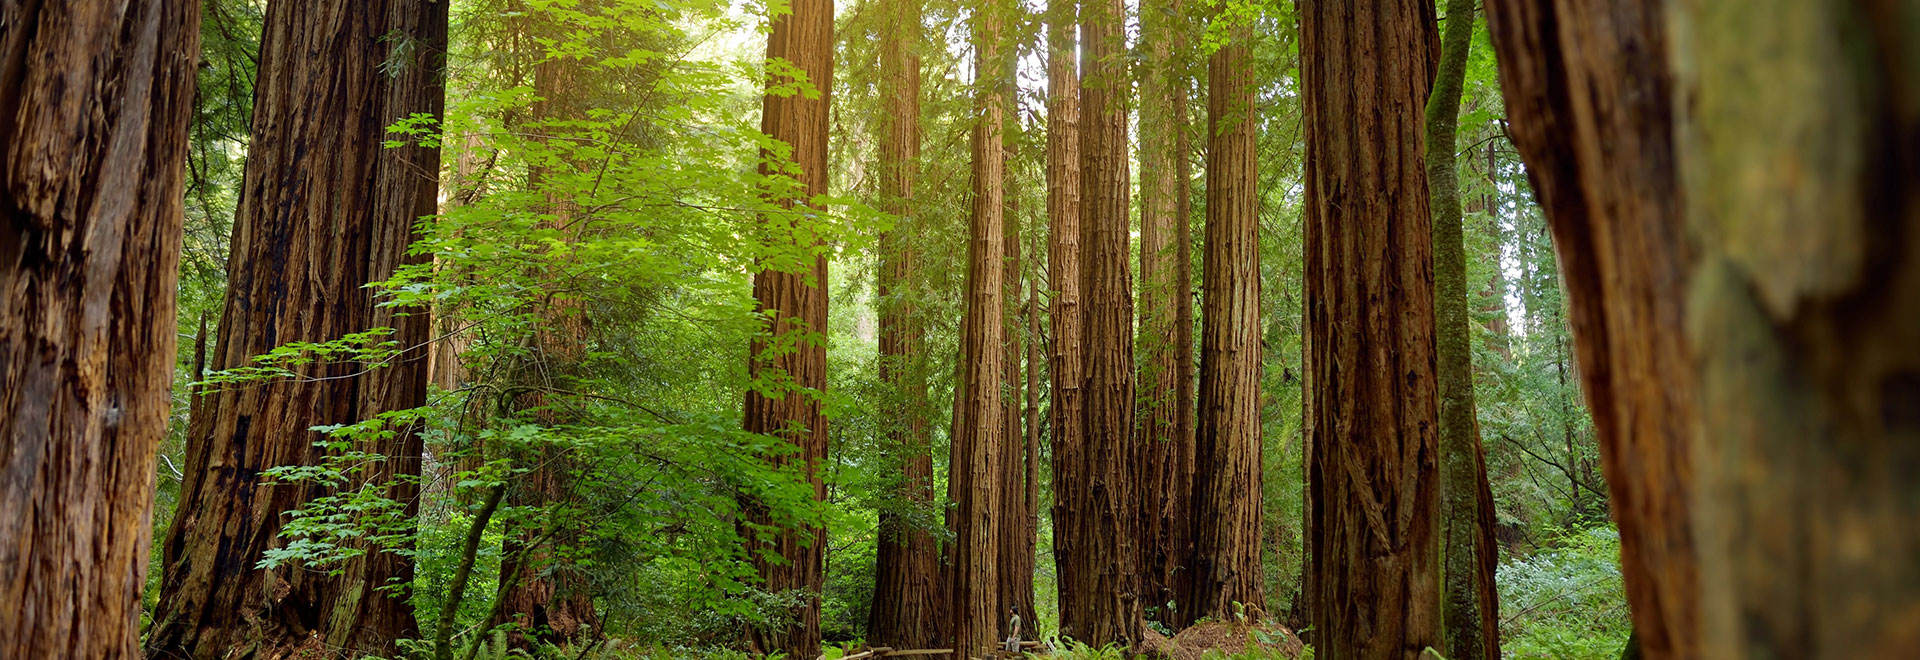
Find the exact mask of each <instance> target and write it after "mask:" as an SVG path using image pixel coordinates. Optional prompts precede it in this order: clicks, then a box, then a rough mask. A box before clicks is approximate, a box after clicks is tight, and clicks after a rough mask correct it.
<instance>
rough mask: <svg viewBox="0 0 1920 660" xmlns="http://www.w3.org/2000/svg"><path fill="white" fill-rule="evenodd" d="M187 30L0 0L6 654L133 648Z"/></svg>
mask: <svg viewBox="0 0 1920 660" xmlns="http://www.w3.org/2000/svg"><path fill="white" fill-rule="evenodd" d="M199 31H200V8H199V4H198V3H190V2H153V1H135V2H126V3H120V4H119V5H115V6H109V5H107V4H105V3H45V4H43V3H38V2H18V1H11V0H9V1H0V539H5V541H4V543H3V544H0V602H4V603H6V607H4V608H0V657H6V658H47V659H50V660H66V659H74V660H82V659H85V660H91V659H94V658H113V659H119V658H133V657H137V656H138V655H139V652H140V651H139V643H140V642H139V640H140V615H141V605H140V596H141V591H142V588H143V587H144V586H145V584H146V576H147V562H148V556H149V550H150V548H151V546H150V545H149V543H150V541H149V539H150V534H149V530H151V529H152V528H151V525H150V523H151V518H152V515H153V489H154V461H155V459H154V452H155V450H156V449H157V448H158V447H159V444H160V442H161V440H162V439H163V438H165V437H166V425H167V416H168V413H169V407H170V404H171V392H172V383H173V357H174V346H175V341H176V339H175V329H174V323H175V318H174V288H175V282H176V281H177V278H178V272H179V265H180V240H181V238H180V236H181V200H182V194H183V192H182V191H183V181H184V178H183V177H184V173H185V170H184V163H185V157H186V151H187V122H188V118H189V116H190V114H191V109H192V96H193V89H194V62H195V57H196V54H197V53H198V49H199V33H200V32H199Z"/></svg>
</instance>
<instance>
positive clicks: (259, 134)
mask: <svg viewBox="0 0 1920 660" xmlns="http://www.w3.org/2000/svg"><path fill="white" fill-rule="evenodd" d="M446 21H447V14H446V5H445V3H440V2H426V1H421V0H394V1H393V2H380V3H374V4H373V5H371V6H369V5H367V4H365V3H345V2H274V3H272V4H271V5H270V6H269V7H268V9H267V16H266V24H265V29H264V32H263V36H262V39H261V53H260V73H259V80H258V83H257V84H256V86H255V89H256V92H255V98H254V115H253V135H254V143H253V146H252V148H251V149H250V150H249V153H248V160H247V166H246V174H245V179H244V182H243V188H242V191H241V207H240V211H239V216H240V217H239V219H238V222H236V223H235V224H236V230H235V233H234V241H233V249H232V255H233V256H232V259H231V260H230V262H229V267H228V282H229V286H228V289H227V296H226V305H225V312H224V313H223V314H222V315H221V319H220V330H219V341H218V346H217V348H216V351H215V352H216V356H215V364H214V365H213V366H214V367H215V368H216V369H230V368H233V367H238V366H242V365H246V364H250V363H251V359H252V356H254V355H259V354H261V353H265V352H267V351H269V350H272V349H273V348H275V347H277V346H280V345H282V344H285V343H287V342H291V341H312V342H323V341H330V340H334V339H339V338H341V337H342V336H344V335H346V334H349V333H356V332H363V331H366V330H368V329H370V328H374V327H382V326H386V327H392V328H394V329H395V332H394V335H393V336H392V337H391V339H392V340H393V341H395V342H397V343H398V345H399V346H401V347H403V348H405V349H408V350H406V351H405V352H403V353H402V354H400V355H399V356H398V357H396V358H394V359H392V360H390V361H389V362H388V363H386V364H385V365H383V366H382V365H368V364H360V363H351V362H317V363H314V364H312V365H308V366H302V367H299V368H298V369H296V371H298V372H299V376H298V377H295V378H290V379H284V380H276V381H270V382H256V383H245V384H238V385H231V386H226V387H223V388H221V389H218V390H216V391H212V392H207V393H205V395H204V396H205V400H204V402H203V406H202V412H203V413H204V414H203V415H201V416H200V417H199V418H197V419H194V420H193V421H192V423H191V426H190V428H189V429H188V448H187V469H186V476H187V480H186V483H184V484H183V485H182V488H181V495H180V505H179V510H178V513H177V514H176V516H175V519H174V522H173V525H172V527H171V528H170V530H169V532H168V538H167V540H166V545H165V549H164V550H165V556H166V562H165V563H166V568H165V575H164V576H163V578H162V581H161V597H160V604H159V606H158V608H157V610H156V614H155V617H154V624H153V627H152V629H151V630H150V631H149V633H148V636H147V646H148V652H149V653H151V654H154V655H160V656H165V657H180V658H188V657H191V658H214V657H225V656H226V655H227V654H229V653H231V652H232V651H233V650H234V649H237V648H251V649H252V650H253V653H254V654H255V655H256V657H275V656H279V655H284V654H288V653H291V652H293V651H295V650H297V649H301V648H320V647H322V646H324V647H327V648H331V649H345V650H347V651H349V652H359V653H370V654H376V655H384V654H391V653H392V651H393V640H395V639H399V638H402V637H408V636H411V635H412V634H413V627H414V619H413V616H412V609H411V607H410V606H409V605H408V604H407V601H406V594H404V593H398V592H393V591H376V589H378V588H379V587H382V586H386V585H389V584H393V583H396V582H398V583H405V582H408V581H410V580H411V579H412V564H411V561H410V560H409V559H406V558H404V557H403V556H401V555H395V554H390V553H386V552H383V551H379V550H377V549H368V552H369V554H368V555H365V556H362V557H360V558H358V559H355V560H352V561H349V562H348V563H347V564H345V565H344V566H343V567H341V571H342V572H341V573H340V574H338V575H329V574H328V573H327V572H323V571H312V570H306V569H303V568H300V567H297V566H282V567H280V568H276V569H272V570H267V569H260V568H256V567H255V564H256V563H257V562H258V561H260V560H261V559H262V557H263V555H264V552H265V551H266V550H267V549H269V548H274V547H278V546H279V545H280V544H281V543H283V542H284V540H283V539H281V538H279V535H278V533H279V531H280V527H281V524H282V522H283V517H284V515H285V514H286V512H288V511H290V510H292V509H294V508H297V507H299V506H301V505H303V504H305V503H306V502H307V501H309V500H310V499H311V498H313V497H317V496H320V495H324V494H326V493H327V492H328V491H327V489H324V488H322V487H320V486H317V485H312V484H291V485H267V484H264V483H262V482H261V478H260V476H259V475H260V473H261V472H262V471H265V470H267V469H270V468H274V467H279V466H285V465H317V464H319V463H320V462H321V461H322V459H323V458H324V454H323V452H322V450H320V449H318V448H316V447H314V446H313V443H314V442H315V440H316V439H317V438H318V437H319V434H318V433H316V432H314V431H311V430H310V429H311V428H312V427H314V426H318V425H323V424H347V423H353V422H358V421H361V420H368V419H373V418H374V417H376V416H378V415H379V414H381V413H384V412H387V411H390V410H397V409H405V408H412V407H416V406H419V405H421V404H422V403H424V401H425V396H426V389H425V388H426V371H425V369H426V360H425V359H424V355H423V353H422V352H421V351H420V350H418V348H419V347H422V346H423V345H424V342H425V341H426V340H427V335H428V328H429V324H428V322H427V315H426V314H424V313H420V312H418V311H415V312H414V313H413V314H411V315H408V316H397V315H395V314H394V313H393V310H391V309H383V308H380V307H378V306H377V305H378V303H379V302H380V300H379V299H378V298H377V297H376V296H375V294H374V292H372V291H371V290H369V289H367V288H365V287H364V285H365V284H366V283H368V282H376V281H381V280H384V279H386V278H387V277H389V276H390V275H391V274H392V273H393V271H394V269H395V268H397V267H398V266H400V265H402V264H403V263H417V261H416V260H418V259H420V258H421V257H420V256H417V255H416V256H408V255H406V248H407V246H408V244H409V243H411V241H412V239H413V225H414V223H415V221H416V220H417V219H418V218H419V217H420V216H423V215H427V214H431V213H432V212H433V209H434V204H435V193H436V191H437V184H436V182H435V179H434V173H436V172H437V171H438V168H439V151H438V148H437V147H425V146H411V147H405V148H400V149H385V148H383V146H382V142H383V139H382V136H383V135H384V134H385V128H386V126H387V125H388V124H390V123H392V122H394V121H397V120H399V119H402V118H406V117H409V116H411V115H413V114H416V113H426V114H438V113H439V111H440V107H441V103H443V100H444V93H443V91H442V80H443V76H444V67H443V63H442V54H443V53H444V52H445V43H446V29H447V24H446ZM396 33H400V34H403V35H404V36H403V37H401V38H395V37H394V36H393V35H394V34H396ZM402 49H405V50H402ZM408 53H411V54H412V55H411V56H409V55H408ZM395 62H398V63H401V64H400V66H399V67H398V68H397V69H396V68H394V67H395V65H394V64H391V63H395ZM396 71H397V73H396ZM390 430H393V431H395V433H394V434H393V437H392V438H391V439H387V440H382V441H379V442H378V443H377V444H375V445H372V446H364V447H361V448H360V449H362V450H365V451H371V452H375V453H379V454H382V455H385V456H386V457H387V460H386V461H385V462H384V463H383V465H382V468H381V469H380V470H379V473H378V474H374V475H370V476H369V478H372V479H377V480H382V481H387V480H390V479H398V481H393V482H392V483H391V486H390V489H389V491H388V493H387V496H388V497H391V498H394V499H396V500H398V501H402V502H406V503H408V507H409V513H410V512H411V508H412V506H414V504H413V502H414V499H415V498H414V496H413V493H414V492H415V491H414V488H415V487H414V486H413V485H411V484H407V483H405V480H404V478H405V477H409V476H412V475H417V474H418V473H419V469H420V464H419V460H420V441H419V438H418V436H417V435H416V433H415V430H414V429H412V428H400V429H390Z"/></svg>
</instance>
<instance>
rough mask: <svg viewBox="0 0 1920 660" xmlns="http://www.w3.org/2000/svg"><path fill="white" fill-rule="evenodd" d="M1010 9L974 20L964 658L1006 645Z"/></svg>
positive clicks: (958, 601)
mask: <svg viewBox="0 0 1920 660" xmlns="http://www.w3.org/2000/svg"><path fill="white" fill-rule="evenodd" d="M1004 10H1005V8H1004V7H998V6H994V3H983V5H982V6H981V7H978V8H977V9H976V11H975V12H974V14H973V18H972V29H973V46H974V71H977V72H979V74H978V75H979V78H978V79H977V80H975V82H974V90H973V94H974V125H973V204H972V215H971V218H970V219H969V221H968V223H967V224H968V227H969V231H968V234H969V240H968V245H967V306H966V318H965V320H964V322H963V323H964V325H963V327H962V328H961V353H960V369H961V373H962V377H963V378H964V380H963V381H962V382H961V383H960V387H961V388H962V389H961V394H960V396H961V399H960V401H959V403H958V405H959V408H958V409H957V410H956V411H955V417H956V419H957V420H959V423H957V424H955V425H954V427H953V443H952V448H951V449H952V453H951V455H950V458H949V462H948V465H949V466H950V467H949V472H948V476H947V499H949V500H951V501H952V502H953V509H952V510H951V512H950V518H949V522H948V526H949V527H950V528H951V530H952V532H953V539H954V540H953V546H952V548H951V549H949V550H948V552H947V561H948V574H947V575H948V579H947V598H948V600H947V608H948V609H947V621H948V625H949V626H950V627H951V637H950V639H949V641H950V642H951V643H952V644H953V649H954V653H955V654H956V655H966V656H975V655H989V654H991V653H992V652H993V650H994V648H995V645H996V644H997V643H998V642H999V640H1000V625H999V624H1000V621H1001V616H1000V610H1001V607H1000V586H1001V585H1000V582H999V568H1000V554H999V553H1000V544H999V531H1000V530H999V525H998V524H997V521H996V520H995V518H996V517H997V515H998V513H999V501H1000V497H1001V495H1002V493H1001V490H1000V488H1001V484H1000V483H999V479H1000V472H999V470H1000V461H1001V451H1000V445H1001V443H1002V442H1004V440H1005V438H1003V437H1001V436H1002V435H1003V433H1004V432H1005V429H1004V428H1003V427H1002V424H1004V421H1003V420H1002V416H1003V415H1005V414H1006V400H1005V398H1003V395H1002V393H1001V391H1000V388H1001V384H1002V382H1003V377H1004V376H1005V369H1006V365H1005V364H1004V357H1005V356H1004V351H1005V349H1004V347H1003V346H1002V342H1003V341H1005V337H1006V333H1005V331H1006V327H1005V319H1004V318H1003V313H1004V309H1003V307H1002V306H1003V305H1004V304H1005V298H1004V295H1005V293H1006V292H1005V289H1004V287H1003V286H1002V282H1003V280H1004V278H1005V277H1006V268H1007V264H1006V261H1005V259H1004V258H1003V253H1002V250H1004V249H1005V247H1006V246H1005V225H1004V222H1005V219H1006V187H1005V178H1004V176H1005V173H1006V172H1005V166H1004V164H1005V162H1006V152H1005V151H1004V148H1005V146H1004V144H1003V141H1002V140H1003V137H1002V131H1003V130H1004V128H1005V119H1004V118H1005V116H1006V115H1005V113H1006V98H1007V96H1006V90H1007V85H1006V79H1005V77H1004V76H1002V75H1001V73H1000V72H1002V71H1010V69H1008V68H1007V66H1006V61H1005V60H1004V58H1003V57H1002V56H1001V55H1000V52H1001V40H1000V29H1001V25H1002V22H1003V20H1004V18H1005V17H1004V16H1002V15H1001V13H1000V12H1002V11H1004Z"/></svg>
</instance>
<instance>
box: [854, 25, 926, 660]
mask: <svg viewBox="0 0 1920 660" xmlns="http://www.w3.org/2000/svg"><path fill="white" fill-rule="evenodd" d="M881 7H882V9H881V10H882V11H883V12H885V13H886V15H887V17H888V20H887V25H891V26H895V27H894V29H887V30H883V31H882V34H881V38H880V39H881V41H880V81H881V101H880V102H881V105H882V107H883V108H884V111H883V112H882V114H881V122H880V123H881V129H880V140H879V141H880V167H879V170H880V206H881V208H882V209H884V210H886V211H887V212H888V213H892V214H893V215H894V216H895V217H896V218H897V222H898V223H899V224H897V225H895V227H894V229H893V231H890V232H887V233H886V234H884V235H882V236H881V238H880V264H881V265H880V298H881V305H880V370H881V373H880V378H881V380H882V381H884V382H886V383H887V384H888V386H889V387H891V388H893V391H894V395H895V396H896V397H898V399H897V400H899V401H900V402H901V403H902V405H901V408H900V409H899V410H898V411H896V414H894V415H893V418H894V420H895V421H894V423H895V424H897V425H898V426H895V427H894V428H893V429H892V430H891V432H890V437H889V438H888V447H889V450H890V451H891V452H892V453H893V457H894V459H895V460H897V461H899V463H900V465H901V468H902V470H903V473H902V474H901V479H900V489H899V490H898V491H896V492H895V495H894V496H895V498H897V499H898V500H900V501H902V502H905V503H909V504H910V505H911V506H916V507H925V508H931V507H932V506H933V454H932V451H933V449H932V444H931V442H929V439H928V436H927V418H926V410H927V380H926V378H927V376H926V364H925V362H926V360H925V352H926V347H925V343H924V342H923V341H922V340H921V337H920V335H921V332H923V326H922V324H921V320H920V318H919V313H918V311H917V310H916V309H915V308H914V304H913V301H914V300H915V299H916V298H917V296H916V295H915V294H916V292H918V291H919V290H920V287H919V286H918V283H919V279H918V277H917V275H916V274H915V272H914V270H915V268H916V267H917V263H916V262H917V260H918V254H919V253H918V250H917V249H916V247H915V239H916V237H917V236H918V234H919V231H918V222H917V217H918V212H917V209H916V207H915V205H914V182H915V181H916V180H917V179H918V175H919V161H920V55H919V53H918V51H917V49H918V48H919V44H920V41H921V30H920V22H921V17H920V13H921V7H920V0H887V2H886V3H884V4H883V5H882V6H881ZM879 543H880V545H879V549H878V551H877V554H878V558H877V559H876V567H875V570H876V573H877V576H876V578H875V579H874V590H873V607H872V617H871V619H870V621H869V623H868V625H867V639H868V641H870V642H872V643H873V644H875V645H881V646H892V647H894V648H930V647H932V646H933V645H934V644H937V643H939V639H940V613H941V605H940V600H939V587H940V584H939V580H940V572H939V570H940V555H939V551H938V549H937V548H936V547H935V546H934V541H933V534H932V533H930V532H929V531H928V530H927V529H925V528H924V527H921V526H919V525H917V524H915V523H914V522H913V519H912V517H910V516H904V515H901V514H899V513H897V512H894V511H884V510H883V511H882V512H881V513H880V541H879Z"/></svg>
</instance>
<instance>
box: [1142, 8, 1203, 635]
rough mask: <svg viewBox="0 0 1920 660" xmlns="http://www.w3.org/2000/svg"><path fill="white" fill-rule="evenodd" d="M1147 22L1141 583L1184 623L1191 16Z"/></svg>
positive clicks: (1172, 621) (1189, 423) (1150, 611)
mask: <svg viewBox="0 0 1920 660" xmlns="http://www.w3.org/2000/svg"><path fill="white" fill-rule="evenodd" d="M1140 20H1141V29H1142V31H1143V33H1144V34H1145V35H1146V36H1145V41H1146V45H1147V47H1148V51H1147V53H1148V61H1147V63H1146V66H1145V67H1144V69H1145V70H1144V71H1142V72H1141V74H1140V307H1141V310H1142V311H1141V318H1140V350H1141V351H1143V352H1145V353H1146V355H1145V356H1143V357H1142V358H1141V360H1140V375H1139V382H1140V383H1141V384H1142V385H1141V386H1142V387H1144V388H1145V391H1146V398H1145V399H1143V400H1142V401H1141V402H1140V410H1139V412H1138V413H1137V414H1138V415H1139V417H1140V419H1139V420H1138V422H1139V423H1138V424H1137V425H1136V429H1135V432H1136V433H1138V434H1139V437H1138V438H1137V439H1136V440H1135V443H1136V444H1138V445H1139V447H1140V451H1141V457H1140V470H1141V480H1140V497H1141V500H1140V525H1141V527H1140V534H1141V535H1142V539H1143V543H1141V547H1140V551H1141V556H1140V579H1141V587H1140V591H1141V594H1142V596H1141V597H1142V598H1144V599H1145V601H1144V602H1143V606H1144V608H1143V609H1145V610H1146V612H1147V615H1148V616H1150V617H1153V618H1155V619H1157V620H1159V621H1162V622H1164V623H1167V624H1168V625H1173V626H1177V625H1179V611H1180V610H1181V609H1185V608H1186V605H1185V603H1184V602H1181V601H1184V600H1185V597H1186V589H1185V587H1184V585H1183V583H1184V581H1185V580H1186V578H1187V577H1188V570H1187V567H1188V562H1187V560H1188V558H1189V556H1190V555H1191V550H1192V547H1193V541H1192V532H1193V525H1192V524H1191V520H1192V509H1191V507H1192V502H1193V465H1194V454H1193V419H1192V417H1191V415H1192V414H1193V380H1192V378H1193V373H1192V371H1191V369H1192V364H1191V360H1192V356H1191V355H1190V353H1192V350H1193V309H1192V281H1191V278H1192V273H1191V271H1190V270H1189V269H1190V268H1191V261H1190V259H1191V257H1190V256H1189V251H1190V250H1191V245H1190V244H1189V242H1188V240H1187V239H1189V238H1191V237H1190V236H1189V235H1188V233H1187V224H1188V222H1189V220H1190V217H1189V215H1188V213H1189V212H1188V208H1189V207H1190V206H1191V205H1190V203H1189V202H1190V200H1189V194H1190V190H1189V186H1190V184H1189V182H1188V181H1187V173H1188V168H1187V162H1186V159H1187V146H1188V145H1187V80H1186V74H1185V67H1184V63H1183V62H1182V60H1181V58H1184V57H1185V52H1186V49H1185V46H1186V39H1185V37H1186V21H1185V19H1184V17H1183V15H1182V14H1181V8H1180V2H1179V0H1158V1H1152V2H1148V3H1147V4H1146V6H1145V7H1144V8H1143V9H1142V10H1141V14H1140ZM1183 304H1184V305H1185V308H1184V310H1183V308H1182V305H1183ZM1183 311H1184V312H1185V313H1182V312H1183ZM1169 604H1173V605H1174V609H1168V606H1169Z"/></svg>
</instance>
